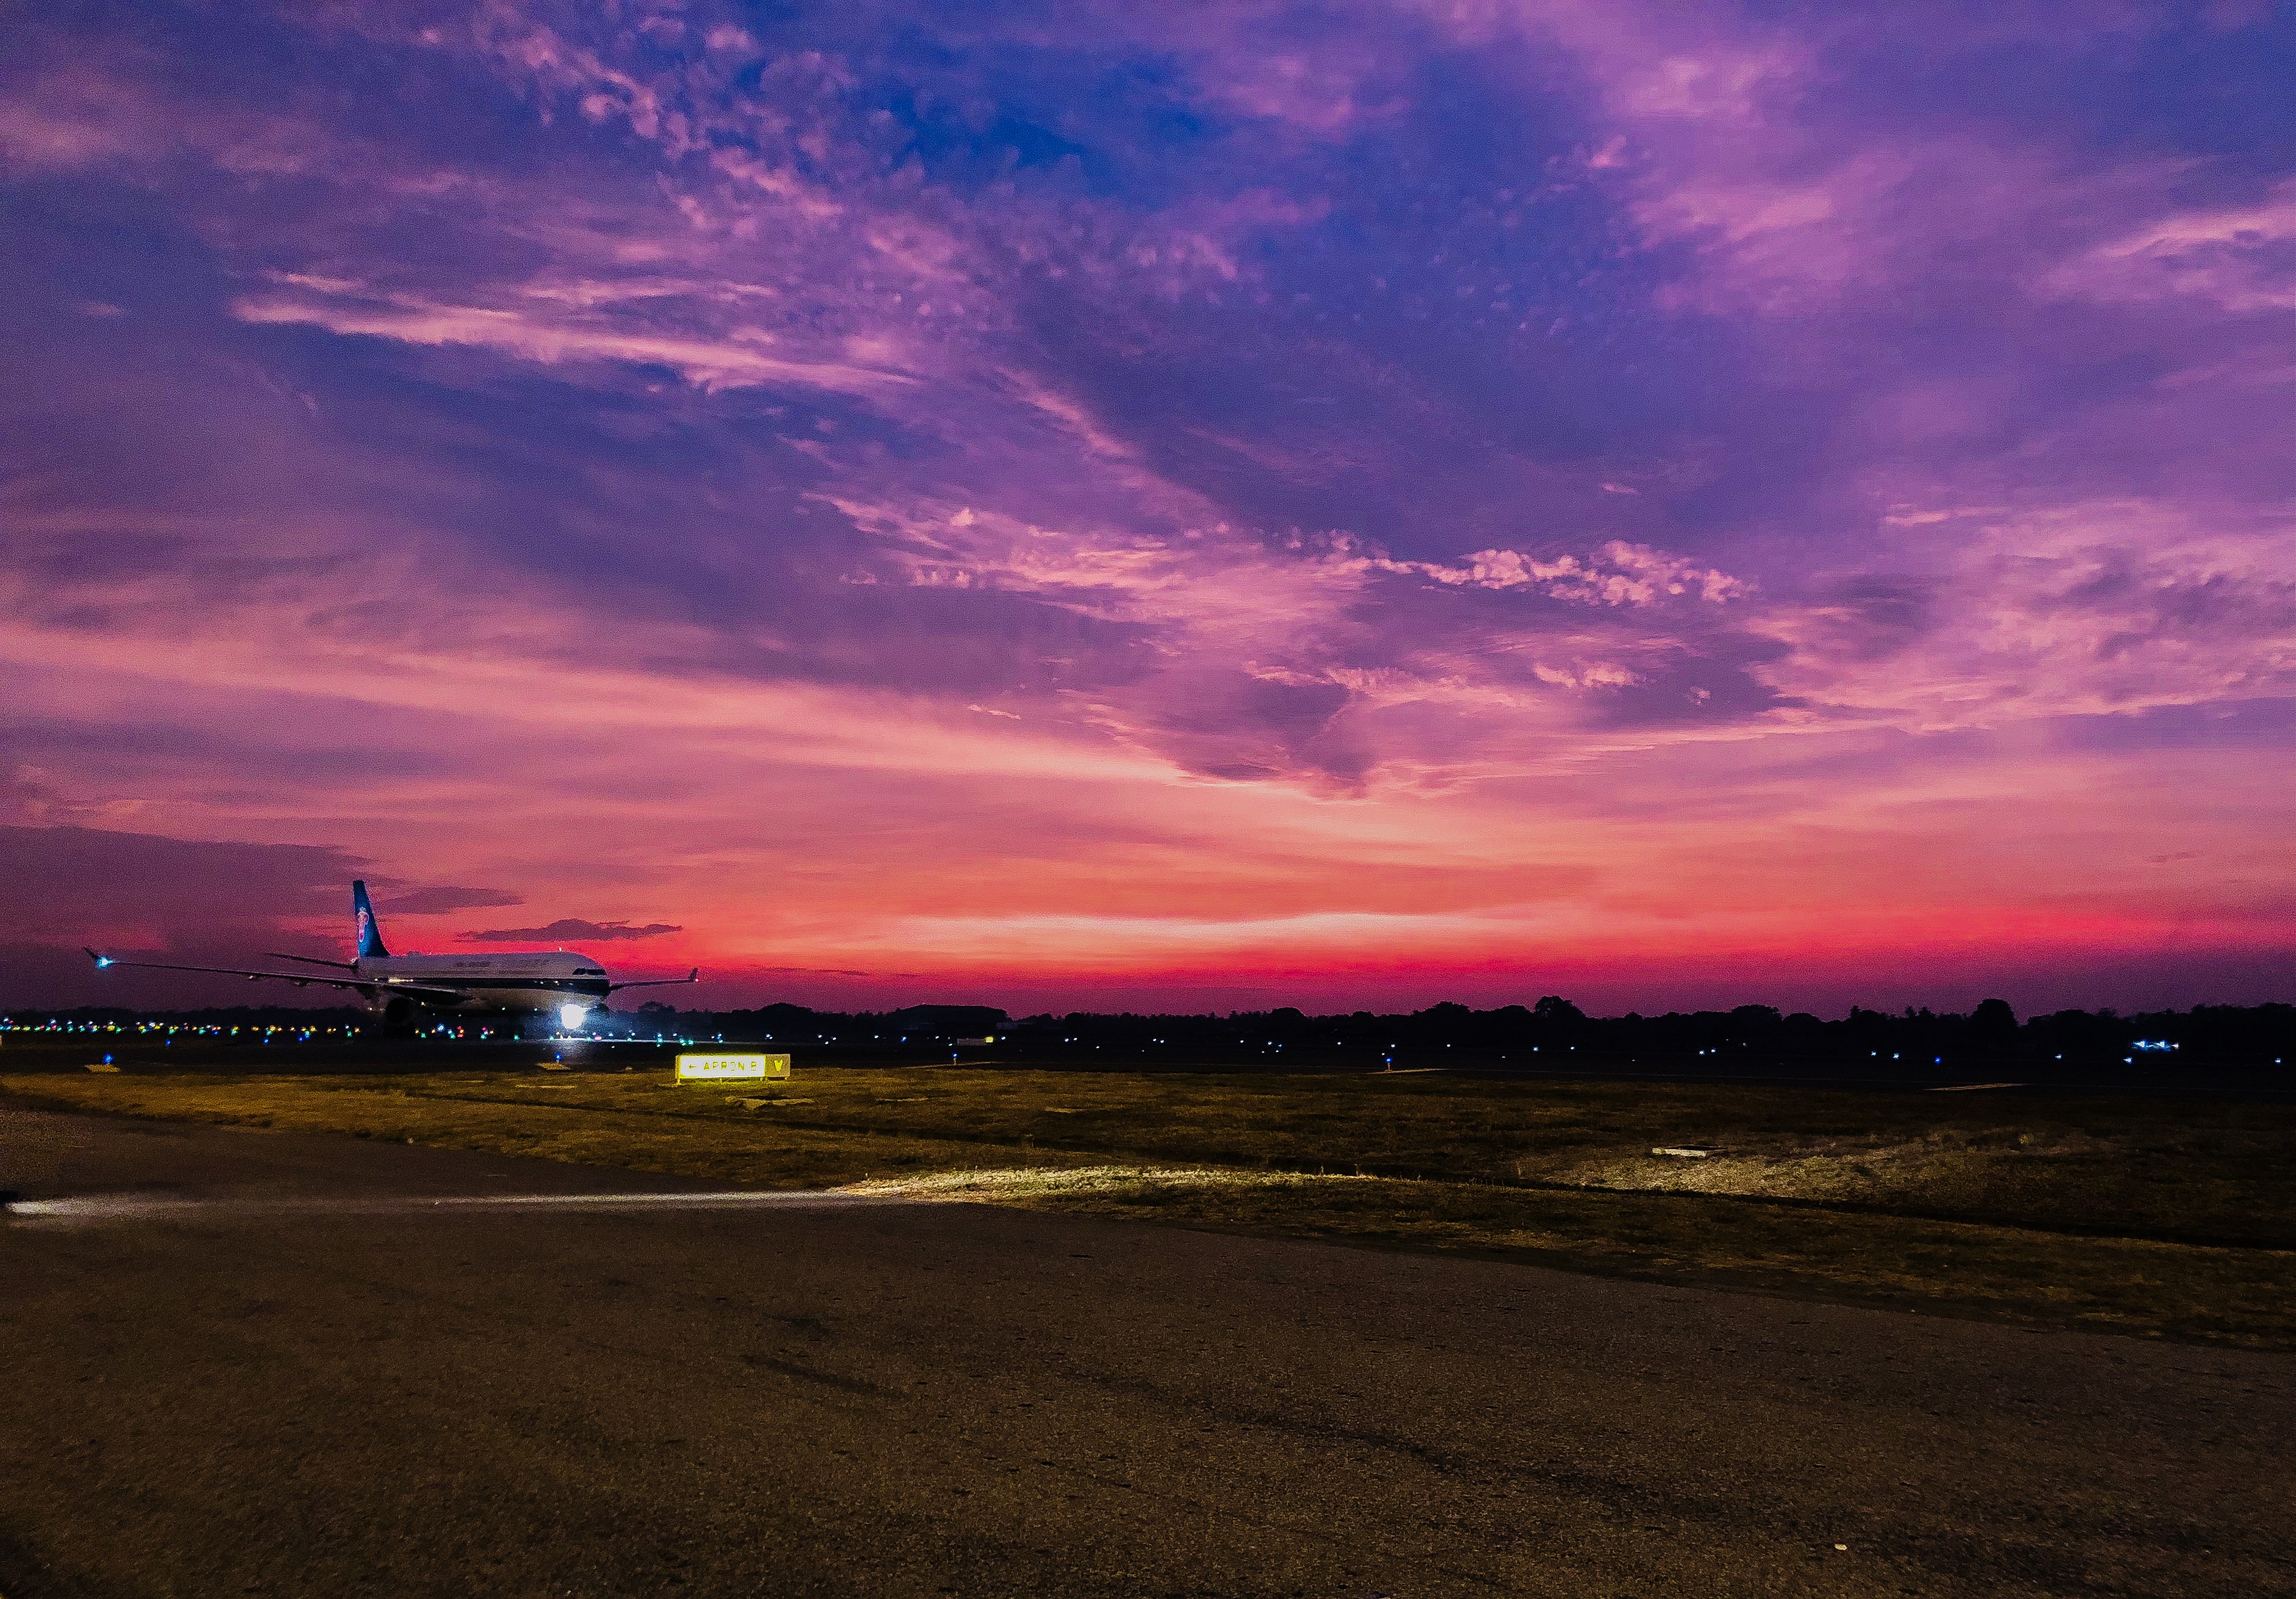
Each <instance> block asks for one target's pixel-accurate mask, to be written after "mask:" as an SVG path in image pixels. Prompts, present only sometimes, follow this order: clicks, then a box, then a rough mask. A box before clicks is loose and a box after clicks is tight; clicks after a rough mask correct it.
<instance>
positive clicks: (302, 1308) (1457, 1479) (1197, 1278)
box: [0, 1110, 2296, 1599]
mask: <svg viewBox="0 0 2296 1599" xmlns="http://www.w3.org/2000/svg"><path fill="white" fill-rule="evenodd" d="M0 1186H4V1187H9V1188H13V1189H16V1190H19V1191H21V1195H22V1198H23V1200H24V1201H29V1202H28V1203H25V1204H22V1205H20V1206H18V1207H17V1208H16V1209H15V1210H12V1211H11V1212H10V1213H9V1214H8V1215H7V1216H6V1217H5V1218H0V1348H4V1351H5V1359H6V1365H7V1381H6V1382H4V1383H0V1595H4V1599H51V1596H59V1599H78V1596H82V1595H95V1596H102V1599H109V1596H111V1595H123V1596H125V1595H139V1596H140V1595H168V1596H176V1595H181V1596H185V1599H189V1596H193V1595H297V1596H304V1595H394V1596H401V1599H403V1596H406V1595H458V1596H460V1595H470V1594H477V1593H483V1594H487V1595H597V1596H600V1599H605V1596H609V1595H656V1594H660V1595H693V1596H700V1595H780V1594H808V1595H809V1594H823V1595H847V1594H851V1595H912V1594H915V1595H933V1594H960V1595H1013V1594H1051V1595H1069V1594H1073V1595H1357V1596H1369V1595H1390V1596H1391V1599H1404V1596H1405V1595H1449V1594H1509V1595H1515V1594H1521V1595H1670V1594H1681V1593H1698V1594H1702V1595H1741V1594H1743V1595H1782V1594H1829V1595H1830V1594H1841V1595H1851V1594H1855V1595H1869V1594H1919V1595H1967V1594H1972V1593H1983V1594H2003V1595H2022V1594H2052V1595H2056V1594H2066V1595H2071V1594H2078V1595H2176V1596H2177V1599H2194V1596H2197V1595H2218V1594H2223V1595H2234V1594H2238V1595H2258V1594H2266V1593H2285V1592H2292V1591H2296V1530H2292V1522H2291V1510H2292V1507H2296V1470H2292V1467H2291V1464H2290V1459H2291V1455H2292V1450H2291V1448H2290V1439H2291V1436H2292V1431H2291V1423H2292V1421H2296V1382H2292V1377H2296V1365H2292V1364H2291V1357H2286V1356H2279V1355H2265V1354H2252V1353H2247V1352H2242V1351H2235V1350H2222V1349H2195V1348H2186V1347H2177V1346H2168V1345H2161V1344H2156V1343H2148V1342H2140V1341H2135V1340H2124V1339H2114V1338H2108V1337H2100V1336H2092V1335H2085V1334H2078V1333H2055V1332H2048V1333H2037V1332H2029V1331H2024V1330H2021V1329H2017V1328H2013V1327H2004V1326H1996V1325H1989V1324H1980V1323H1974V1322H1965V1321H1956V1320H1948V1319H1941V1318H1934V1317H1925V1316H1911V1315H1906V1314H1901V1313H1895V1312H1886V1311H1877V1310H1866V1309H1859V1308H1844V1307H1839V1306H1828V1305H1822V1304H1809V1303H1800V1302H1794V1301H1790V1300H1775V1299H1766V1298H1759V1297H1752V1296H1747V1295H1738V1294H1731V1293H1725V1292H1710V1291H1704V1290H1692V1289H1683V1288H1669V1287H1663V1286H1656V1285H1652V1284H1648V1283H1631V1282H1624V1281H1619V1280H1616V1279H1609V1278H1602V1277H1592V1276H1576V1275H1568V1274H1563V1273H1559V1272H1554V1271H1550V1270H1546V1269H1543V1268H1539V1267H1529V1266H1521V1265H1515V1264H1510V1263H1505V1262H1498V1261H1487V1260H1473V1259H1451V1258H1442V1257H1432V1256H1423V1255H1411V1254H1402V1253H1395V1252H1388V1251H1373V1250H1365V1249H1352V1248H1346V1247H1341V1246H1335V1245H1324V1244H1316V1243H1306V1242H1284V1241H1266V1240H1256V1239H1249V1238H1234V1237H1224V1236H1214V1235H1210V1234H1198V1233H1189V1232H1184V1231H1178V1230H1172V1229H1163V1228H1156V1227H1149V1226H1136V1225H1128V1224H1121V1223H1110V1222H1102V1221H1094V1220H1086V1219H1078V1218H1062V1217H1057V1216H1050V1215H1038V1214H1031V1213H1026V1212H1021V1211H1013V1210H994V1209H988V1208H984V1207H979V1206H972V1205H922V1204H911V1203H871V1204H855V1203H846V1204H824V1203H819V1202H815V1201H805V1200H797V1201H791V1200H788V1199H774V1200H767V1201H757V1202H752V1201H749V1200H746V1199H740V1198H735V1199H726V1200H721V1201H711V1200H709V1198H708V1192H709V1191H708V1189H707V1185H700V1184H694V1183H691V1182H686V1181H683V1180H680V1179H675V1178H666V1177H652V1176H648V1175H645V1174H640V1173H631V1172H619V1171H602V1170H593V1169H582V1168H575V1167H568V1166H562V1165H555V1164H550V1163H545V1162H536V1161H521V1160H512V1159H507V1158H504V1157H497V1156H488V1155H475V1154H464V1153H458V1152H447V1151H439V1150H430V1149H417V1148H408V1147H405V1146H394V1145H384V1144H371V1143H363V1142H360V1141H357V1140H352V1139H333V1138H322V1137H312V1136H300V1135H290V1134H274V1133H265V1132H256V1131H248V1130H240V1129H230V1128H204V1127H195V1126H183V1125H174V1124H163V1123H145V1122H135V1121H126V1120H117V1121H115V1120H105V1119H95V1118H84V1117H70V1116H57V1115H47V1114H43V1113H37V1112H31V1111H6V1110H0ZM442 1200H456V1201H474V1202H463V1203H455V1204H441V1203H439V1202H437V1201H442Z"/></svg>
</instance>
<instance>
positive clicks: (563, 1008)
mask: <svg viewBox="0 0 2296 1599" xmlns="http://www.w3.org/2000/svg"><path fill="white" fill-rule="evenodd" d="M589 1013H590V1007H589V1006H588V1005H560V1006H559V1007H558V1025H559V1026H561V1027H562V1028H564V1029H566V1030H567V1031H568V1032H572V1031H573V1030H574V1029H576V1028H578V1027H579V1026H581V1025H582V1018H583V1017H585V1016H587V1015H588V1014H589Z"/></svg>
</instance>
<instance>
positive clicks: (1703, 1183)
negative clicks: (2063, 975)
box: [0, 1068, 2296, 1349]
mask: <svg viewBox="0 0 2296 1599" xmlns="http://www.w3.org/2000/svg"><path fill="white" fill-rule="evenodd" d="M0 1091H4V1092H7V1093H10V1094H12V1095H16V1096H18V1097H19V1098H20V1099H23V1100H29V1101H32V1102H36V1103H47V1104H51V1105H57V1106H71V1107H75V1108H80V1109H86V1110H90V1111H107V1112H112V1113H120V1114H129V1115H138V1116H154V1117H164V1118H169V1119H192V1120H207V1121H219V1122H233V1123H239V1124H244V1125H256V1126H267V1127H275V1128H293V1129H299V1130H305V1131H312V1132H326V1133H338V1134H348V1135H350V1136H358V1137H371V1138H387V1139H392V1140H405V1141H411V1142H415V1143H421V1144H435V1145H439V1146H443V1147H451V1148H463V1149H480V1150H489V1151H497V1152H508V1153H512V1154H521V1155H531V1156H537V1157H541V1158H544V1159H549V1160H569V1161H579V1162H586V1163H592V1164H598V1165H610V1166H618V1167H624V1168H629V1169H639V1170H651V1171H661V1172H671V1173H676V1174H680V1175H685V1176H691V1177H709V1178H712V1179H717V1180H722V1181H726V1182H729V1183H740V1184H746V1185H759V1186H769V1187H839V1186H848V1185H860V1186H864V1187H867V1188H872V1189H879V1190H893V1191H898V1192H904V1193H911V1194H914V1196H916V1197H918V1198H920V1199H926V1200H936V1199H941V1200H959V1199H962V1200H972V1201H986V1202H991V1203H997V1204H1010V1205H1021V1206H1029V1207H1037V1208H1044V1209H1057V1210H1069V1211H1076V1212H1087V1213H1093V1214H1100V1215H1107V1216H1115V1217H1123V1218H1136V1219H1142V1220H1151V1221H1157V1222H1161V1223H1165V1224H1170V1225H1179V1226H1192V1227H1203V1228H1213V1229H1223V1230H1233V1231H1243V1232H1251V1233H1259V1234H1290V1235H1300V1236H1311V1237H1319V1238H1330V1239H1338V1240H1347V1241H1354V1242H1365V1243H1373V1244H1379V1245H1386V1246H1394V1247H1406V1248H1416V1249H1437V1250H1452V1251H1456V1250H1466V1251H1486V1252H1500V1253H1505V1254H1507V1255H1510V1256H1513V1257H1516V1258H1520V1259H1529V1260H1535V1261H1538V1262H1539V1263H1542V1264H1549V1265H1557V1266H1563V1267H1570V1268H1573V1269H1579V1270H1594V1271H1603V1272H1610V1273H1618V1274H1623V1275H1638V1276H1648V1277H1655V1278H1661V1279H1664V1280H1667V1281H1675V1282H1693V1283H1713V1284H1722V1285H1729V1286H1736V1287H1744V1288H1751V1289H1756V1290H1759V1291H1764V1292H1780V1293H1788V1294H1798V1295H1803V1296H1816V1297H1825V1298H1829V1299H1851V1300H1863V1301H1867V1302H1874V1303H1882V1304H1890V1305H1896V1306H1902V1307H1920V1308H1928V1309H1931V1310H1935V1311H1940V1312H1946V1313H1951V1314H1962V1315H1979V1316H1988V1317H1993V1318H2001V1319H2011V1320H2021V1321H2027V1322H2031V1323H2035V1324H2072V1325H2079V1326H2086V1327H2092V1328H2097V1329H2102V1330H2111V1331H2117V1332H2124V1333H2136V1334H2140V1335H2145V1336H2156V1337H2170V1338H2177V1339H2186V1340H2198V1341H2222V1342H2229V1343H2237V1344H2243V1345H2247V1346H2251V1347H2260V1348H2279V1349H2296V1181H2292V1180H2291V1160H2290V1157H2291V1155H2292V1154H2296V1107H2290V1106H2284V1105H2274V1104H2262V1105H2259V1104H2253V1103H2229V1102H2193V1103H2163V1102H2160V1101H2140V1100H2123V1099H2095V1100H2077V1099H2068V1098H2045V1097H2017V1098H2012V1097H1999V1096H1991V1095H1965V1096H1964V1095H1955V1096H1947V1095H1885V1094H1874V1093H1849V1092H1824V1091H1805V1090H1792V1089H1783V1088H1757V1087H1740V1086H1727V1085H1706V1086H1691V1085H1665V1086H1651V1085H1642V1084H1619V1083H1560V1084H1559V1083H1552V1082H1539V1083H1526V1082H1505V1081H1485V1080H1472V1079H1460V1078H1450V1077H1445V1076H1440V1075H1432V1074H1430V1075H1410V1074H1397V1075H1394V1076H1377V1075H1372V1076H1365V1075H1360V1074H1358V1075H1350V1076H1332V1077H1314V1076H1297V1077H1267V1076H1243V1075H1235V1076H1224V1075H1193V1074H1189V1075H1182V1074H1171V1073H1159V1074H1154V1075H1131V1074H1125V1073H1116V1072H1073V1071H1039V1070H996V1069H993V1068H967V1069H948V1068H941V1069H908V1070H848V1069H839V1068H816V1069H809V1070H801V1071H800V1073H799V1076H798V1078H796V1080H795V1081H794V1082H793V1083H791V1084H790V1085H785V1086H784V1085H775V1086H773V1087H770V1088H753V1089H749V1090H745V1091H736V1090H734V1089H732V1088H728V1087H722V1086H721V1087H678V1086H676V1085H674V1084H672V1083H670V1082H668V1080H667V1078H666V1077H665V1076H664V1075H663V1074H661V1073H660V1072H629V1073H588V1072H566V1073H553V1072H542V1071H536V1070H502V1071H486V1072H445V1073H426V1074H423V1075H421V1076H403V1077H386V1076H330V1077H294V1076H278V1075H262V1076H255V1075H246V1076H218V1075H204V1074H203V1075H168V1076H154V1075H104V1076H70V1075H51V1074H42V1075H37V1076H31V1075H26V1076H16V1077H5V1078H0ZM1659 1147H1668V1148H1677V1149H1692V1148H1702V1149H1704V1150H1705V1151H1706V1153H1704V1154H1703V1155H1702V1156H1679V1155H1676V1156H1669V1155H1658V1154H1653V1153H1652V1149H1653V1148H1659Z"/></svg>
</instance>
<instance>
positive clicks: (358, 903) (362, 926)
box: [351, 882, 390, 961]
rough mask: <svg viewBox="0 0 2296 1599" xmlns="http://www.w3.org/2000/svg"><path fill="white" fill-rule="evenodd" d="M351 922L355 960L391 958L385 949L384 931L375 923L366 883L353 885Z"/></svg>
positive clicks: (352, 952)
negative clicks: (373, 957) (372, 957)
mask: <svg viewBox="0 0 2296 1599" xmlns="http://www.w3.org/2000/svg"><path fill="white" fill-rule="evenodd" d="M351 922H352V937H353V939H354V940H355V943H354V947H353V948H352V950H351V955H352V956H353V958H354V959H357V960H362V961H363V960H365V959H366V958H367V957H368V956H369V955H375V956H380V957H381V958H382V959H385V960H388V959H389V956H390V951H389V950H388V949H386V948H384V947H383V944H382V929H381V927H380V926H379V925H377V924H376V922H375V919H374V906H373V905H371V904H369V903H368V902H367V897H366V884H365V883H364V882H355V883H353V884H351Z"/></svg>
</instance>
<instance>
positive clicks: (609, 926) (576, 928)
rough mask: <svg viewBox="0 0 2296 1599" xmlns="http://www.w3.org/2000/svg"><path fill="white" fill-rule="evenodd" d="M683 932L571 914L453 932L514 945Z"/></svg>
mask: <svg viewBox="0 0 2296 1599" xmlns="http://www.w3.org/2000/svg"><path fill="white" fill-rule="evenodd" d="M684 931H685V929H684V928H682V927H673V926H671V925H670V924H669V923H668V922H647V923H646V924H645V925H644V926H643V927H639V926H636V925H634V924H633V923H630V922H585V921H583V920H581V919H580V918H578V917H575V916H562V917H561V918H559V919H558V920H557V921H555V922H551V923H550V924H549V925H548V926H546V927H497V928H493V929H490V930H488V931H486V932H466V933H457V934H456V935H455V937H457V938H459V939H465V940H467V941H469V942H471V943H473V944H516V943H521V942H523V941H527V940H529V939H531V940H545V941H555V942H558V943H565V942H567V941H569V940H571V939H580V940H582V941H583V942H585V943H597V942H611V941H612V940H615V939H659V938H660V937H661V936H662V935H663V934H664V933H674V932H684Z"/></svg>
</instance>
